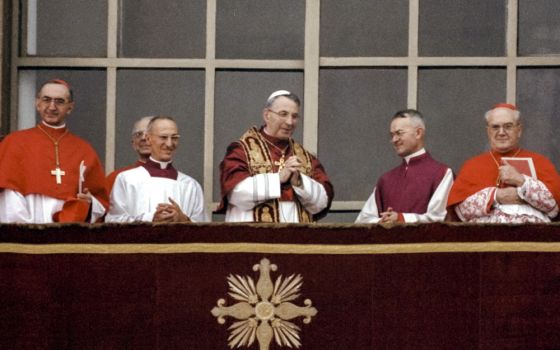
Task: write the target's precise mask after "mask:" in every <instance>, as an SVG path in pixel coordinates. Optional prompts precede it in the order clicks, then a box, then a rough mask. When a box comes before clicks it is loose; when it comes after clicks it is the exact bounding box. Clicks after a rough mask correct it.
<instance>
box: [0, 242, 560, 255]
mask: <svg viewBox="0 0 560 350" xmlns="http://www.w3.org/2000/svg"><path fill="white" fill-rule="evenodd" d="M498 252H542V253H558V252H560V242H553V243H550V242H470V243H464V242H459V243H453V242H451V243H406V244H356V245H336V244H335V245H325V244H271V243H166V244H134V243H130V244H21V243H0V253H13V254H189V253H208V254H228V253H265V254H297V255H306V254H307V255H313V254H330V255H353V254H359V255H376V254H423V253H498Z"/></svg>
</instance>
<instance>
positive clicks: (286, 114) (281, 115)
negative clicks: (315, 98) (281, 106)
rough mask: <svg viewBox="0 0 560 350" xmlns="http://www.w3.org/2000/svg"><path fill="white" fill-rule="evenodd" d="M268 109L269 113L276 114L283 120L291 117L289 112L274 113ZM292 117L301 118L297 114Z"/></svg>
mask: <svg viewBox="0 0 560 350" xmlns="http://www.w3.org/2000/svg"><path fill="white" fill-rule="evenodd" d="M267 109H268V110H269V111H271V112H272V113H274V114H276V115H278V116H280V117H281V118H288V117H289V116H290V112H288V111H280V112H276V111H273V110H272V109H270V108H267ZM291 116H292V118H294V119H298V118H299V117H300V116H299V114H297V113H292V114H291Z"/></svg>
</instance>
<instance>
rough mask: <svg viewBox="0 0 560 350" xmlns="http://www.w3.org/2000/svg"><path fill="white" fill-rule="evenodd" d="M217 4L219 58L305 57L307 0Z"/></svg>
mask: <svg viewBox="0 0 560 350" xmlns="http://www.w3.org/2000/svg"><path fill="white" fill-rule="evenodd" d="M217 6H218V9H217V15H216V57H217V58H253V59H267V58H268V59H302V58H303V46H304V36H305V30H304V20H305V1H304V0H282V1H278V0H259V1H254V0H217Z"/></svg>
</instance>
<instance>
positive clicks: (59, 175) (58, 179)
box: [51, 167, 66, 185]
mask: <svg viewBox="0 0 560 350" xmlns="http://www.w3.org/2000/svg"><path fill="white" fill-rule="evenodd" d="M51 175H54V176H56V184H57V185H60V184H61V183H62V176H64V175H66V172H65V171H64V170H61V169H60V168H59V167H56V169H54V170H51Z"/></svg>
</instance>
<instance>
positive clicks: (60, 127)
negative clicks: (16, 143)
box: [41, 120, 66, 129]
mask: <svg viewBox="0 0 560 350" xmlns="http://www.w3.org/2000/svg"><path fill="white" fill-rule="evenodd" d="M41 123H43V125H44V126H46V127H49V128H51V129H62V128H65V127H66V123H64V124H62V125H58V126H53V125H50V124H47V123H45V122H44V121H42V120H41Z"/></svg>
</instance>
